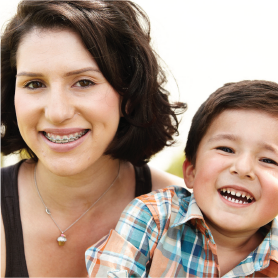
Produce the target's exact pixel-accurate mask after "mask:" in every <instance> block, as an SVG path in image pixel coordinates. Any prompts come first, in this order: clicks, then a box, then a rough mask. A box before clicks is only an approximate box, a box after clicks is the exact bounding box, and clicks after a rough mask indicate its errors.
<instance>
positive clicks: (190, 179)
mask: <svg viewBox="0 0 278 278" xmlns="http://www.w3.org/2000/svg"><path fill="white" fill-rule="evenodd" d="M182 170H183V179H184V182H185V184H186V186H187V187H188V188H190V189H192V188H193V185H194V179H195V168H194V166H193V165H192V163H191V162H189V161H188V160H187V159H186V160H185V161H184V162H183V165H182Z"/></svg>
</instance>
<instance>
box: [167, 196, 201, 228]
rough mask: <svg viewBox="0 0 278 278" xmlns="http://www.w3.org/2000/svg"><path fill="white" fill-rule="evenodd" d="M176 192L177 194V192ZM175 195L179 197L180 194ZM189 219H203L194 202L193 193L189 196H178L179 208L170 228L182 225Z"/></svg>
mask: <svg viewBox="0 0 278 278" xmlns="http://www.w3.org/2000/svg"><path fill="white" fill-rule="evenodd" d="M176 193H177V195H179V192H176ZM177 197H178V198H179V197H180V196H177ZM191 219H201V220H203V221H204V217H203V214H202V212H201V210H200V208H199V207H198V205H197V203H196V200H195V198H194V194H193V193H192V194H191V196H188V197H184V198H179V210H178V212H177V214H176V218H175V220H174V222H173V224H172V225H171V228H172V227H176V226H179V225H183V224H185V223H186V222H188V221H190V220H191Z"/></svg>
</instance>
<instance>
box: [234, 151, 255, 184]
mask: <svg viewBox="0 0 278 278" xmlns="http://www.w3.org/2000/svg"><path fill="white" fill-rule="evenodd" d="M230 172H231V174H235V175H238V176H239V177H240V178H241V179H244V178H247V179H250V180H254V179H255V173H254V163H253V160H252V158H251V157H250V155H248V154H243V155H241V156H239V157H237V158H236V159H235V161H234V163H233V165H232V166H231V168H230Z"/></svg>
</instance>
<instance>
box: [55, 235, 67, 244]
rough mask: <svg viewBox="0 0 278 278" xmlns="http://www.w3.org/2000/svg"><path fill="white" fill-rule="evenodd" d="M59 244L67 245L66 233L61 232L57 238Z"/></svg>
mask: <svg viewBox="0 0 278 278" xmlns="http://www.w3.org/2000/svg"><path fill="white" fill-rule="evenodd" d="M57 241H58V244H59V246H63V245H65V243H66V241H67V239H66V236H65V235H64V234H61V235H60V236H59V237H58V238H57Z"/></svg>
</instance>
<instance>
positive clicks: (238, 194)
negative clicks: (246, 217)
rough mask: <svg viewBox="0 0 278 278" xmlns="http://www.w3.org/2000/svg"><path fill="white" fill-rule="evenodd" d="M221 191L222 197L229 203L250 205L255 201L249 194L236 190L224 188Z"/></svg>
mask: <svg viewBox="0 0 278 278" xmlns="http://www.w3.org/2000/svg"><path fill="white" fill-rule="evenodd" d="M220 191H221V194H222V196H223V197H224V198H225V199H227V200H228V201H231V202H233V203H237V204H248V203H249V202H250V201H252V200H253V199H254V198H253V197H251V196H250V195H249V194H246V193H243V192H239V191H235V190H232V189H228V188H222V189H221V190H220ZM224 193H225V194H224ZM229 195H230V196H229ZM233 196H235V197H233ZM242 198H245V200H246V201H244V200H242ZM248 200H250V201H249V202H248ZM250 203H251V202H250Z"/></svg>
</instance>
